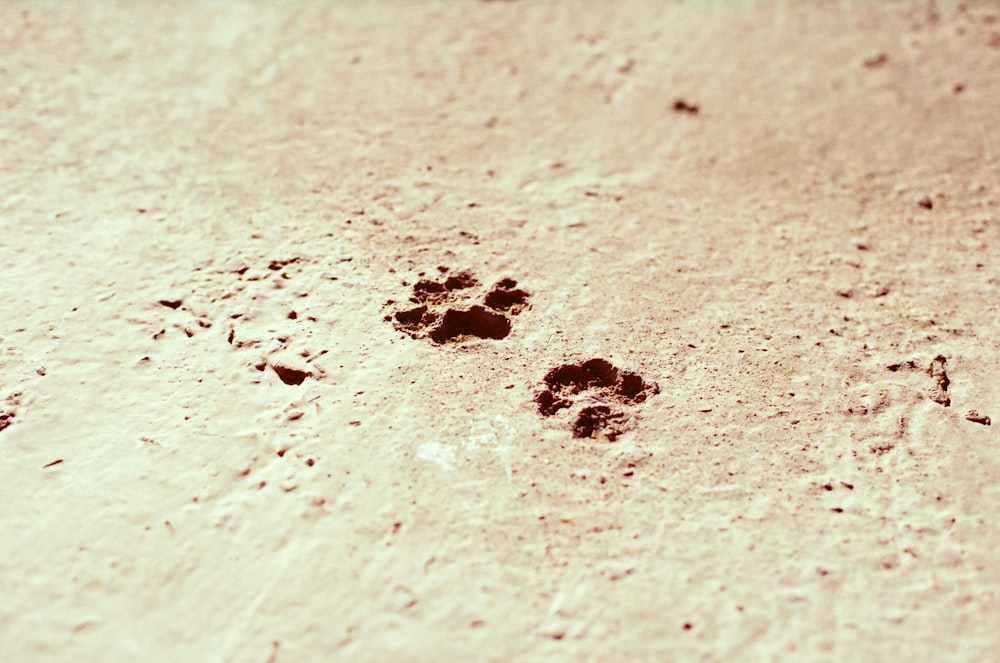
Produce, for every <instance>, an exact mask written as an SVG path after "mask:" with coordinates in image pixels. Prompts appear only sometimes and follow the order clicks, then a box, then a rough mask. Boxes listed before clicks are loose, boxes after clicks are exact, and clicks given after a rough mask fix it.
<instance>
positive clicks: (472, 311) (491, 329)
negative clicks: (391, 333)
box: [385, 267, 530, 344]
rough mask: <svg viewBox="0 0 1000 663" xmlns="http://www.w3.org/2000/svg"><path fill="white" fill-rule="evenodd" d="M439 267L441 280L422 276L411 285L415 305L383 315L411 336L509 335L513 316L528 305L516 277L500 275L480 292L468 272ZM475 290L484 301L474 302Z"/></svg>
mask: <svg viewBox="0 0 1000 663" xmlns="http://www.w3.org/2000/svg"><path fill="white" fill-rule="evenodd" d="M438 271H439V272H441V274H442V278H441V280H437V281H435V280H431V279H421V280H419V281H417V282H416V283H415V284H414V285H413V294H412V295H411V296H410V300H409V304H411V305H413V306H409V307H408V308H401V309H399V310H397V311H396V312H395V313H393V314H390V315H387V316H386V318H385V319H386V321H388V322H391V323H392V325H393V327H395V328H396V329H397V330H399V331H401V332H403V333H405V334H408V335H409V336H410V337H411V338H428V339H430V340H431V341H432V342H433V343H435V344H442V343H450V342H460V341H465V340H469V339H471V338H483V339H496V340H499V339H503V338H507V336H508V335H509V334H510V330H511V316H515V315H517V314H519V313H520V312H521V311H523V310H524V309H525V308H527V306H528V297H529V296H530V294H529V293H528V292H527V291H525V290H522V289H521V288H518V287H517V281H515V280H514V279H510V278H505V279H501V280H500V281H499V282H498V283H496V284H495V285H494V286H493V287H492V288H491V289H490V290H489V291H487V292H486V293H485V294H482V289H481V287H480V283H479V280H478V279H477V278H476V277H475V276H473V275H472V274H470V273H469V272H458V273H456V274H451V275H449V276H445V275H446V274H447V273H448V272H449V271H450V270H449V269H448V268H447V267H439V268H438ZM477 295H481V301H482V303H481V304H472V303H471V302H473V301H477V300H479V297H477ZM394 303H395V302H392V301H390V302H389V304H394ZM463 304H464V305H463Z"/></svg>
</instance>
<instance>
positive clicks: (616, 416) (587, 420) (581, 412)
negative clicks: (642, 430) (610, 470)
mask: <svg viewBox="0 0 1000 663" xmlns="http://www.w3.org/2000/svg"><path fill="white" fill-rule="evenodd" d="M659 392H660V387H659V386H658V385H657V384H656V383H655V382H647V381H645V380H643V379H642V377H641V376H640V375H639V374H637V373H633V372H632V371H625V370H621V369H618V368H616V367H615V366H613V365H612V364H611V362H609V361H607V360H605V359H589V360H587V361H585V362H583V363H581V364H563V365H562V366H557V367H555V368H553V369H552V370H550V371H549V372H548V373H546V375H545V378H544V379H543V381H542V384H541V390H540V391H539V392H538V393H537V394H536V395H535V404H536V405H538V411H539V413H540V414H541V415H542V416H543V417H552V416H555V415H558V414H559V413H560V412H562V411H563V410H568V411H569V412H570V413H571V414H570V417H569V419H571V420H572V423H571V430H572V431H573V437H577V438H598V437H602V436H603V437H606V438H607V439H608V440H610V441H612V442H614V441H615V440H616V439H617V438H618V436H619V435H621V434H622V433H625V432H627V431H630V430H632V429H633V428H635V426H636V423H637V416H636V414H635V412H634V408H635V406H636V405H638V404H640V403H644V402H646V400H647V399H648V398H649V397H650V396H653V395H654V394H658V393H659ZM573 412H575V415H574V414H572V413H573Z"/></svg>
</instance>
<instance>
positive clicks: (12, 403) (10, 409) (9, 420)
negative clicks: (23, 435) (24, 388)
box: [0, 392, 21, 431]
mask: <svg viewBox="0 0 1000 663" xmlns="http://www.w3.org/2000/svg"><path fill="white" fill-rule="evenodd" d="M20 404H21V394H20V392H14V393H13V394H11V395H10V396H8V397H7V398H6V400H5V401H4V402H3V404H0V431H2V430H4V429H5V428H7V427H8V426H10V425H11V424H13V423H14V417H16V416H17V407H18V405H20Z"/></svg>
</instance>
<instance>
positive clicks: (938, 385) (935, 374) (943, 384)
mask: <svg viewBox="0 0 1000 663" xmlns="http://www.w3.org/2000/svg"><path fill="white" fill-rule="evenodd" d="M946 363H948V358H947V357H945V356H944V355H938V356H937V357H934V359H933V360H932V361H931V365H930V366H928V367H927V375H929V376H931V379H932V380H934V384H933V385H931V388H930V389H928V390H927V396H928V397H929V398H930V399H931V400H932V401H934V402H935V403H937V404H939V405H943V406H944V407H948V406H950V405H951V396H949V395H948V385H949V384H951V380H949V379H948V373H947V372H946V371H945V370H944V365H945V364H946Z"/></svg>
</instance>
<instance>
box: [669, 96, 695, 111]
mask: <svg viewBox="0 0 1000 663" xmlns="http://www.w3.org/2000/svg"><path fill="white" fill-rule="evenodd" d="M672 108H673V109H674V112H676V113H687V114H688V115H697V114H698V104H692V103H689V102H687V101H685V100H684V99H677V100H675V101H674V105H673V106H672Z"/></svg>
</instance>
